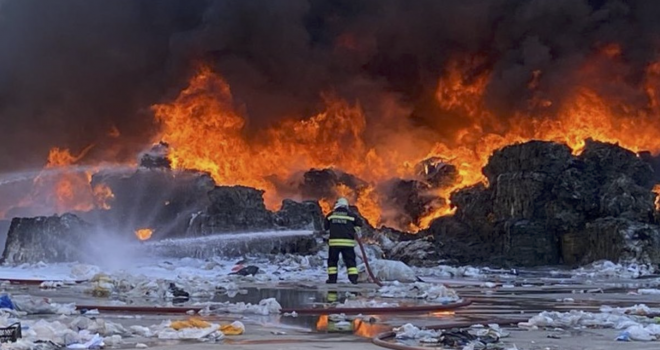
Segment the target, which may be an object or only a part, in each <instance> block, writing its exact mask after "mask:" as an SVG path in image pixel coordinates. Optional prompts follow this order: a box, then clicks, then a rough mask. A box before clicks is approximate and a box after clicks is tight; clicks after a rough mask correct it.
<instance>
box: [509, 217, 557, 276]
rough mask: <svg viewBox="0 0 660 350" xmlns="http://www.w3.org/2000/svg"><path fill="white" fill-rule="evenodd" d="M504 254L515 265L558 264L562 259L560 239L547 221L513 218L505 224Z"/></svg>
mask: <svg viewBox="0 0 660 350" xmlns="http://www.w3.org/2000/svg"><path fill="white" fill-rule="evenodd" d="M504 232H505V236H504V237H505V238H504V239H505V244H504V251H503V252H502V253H503V254H502V255H503V256H506V257H507V259H506V261H507V263H510V264H512V265H514V266H546V265H556V264H558V263H559V261H560V250H559V241H558V239H557V237H556V236H555V235H554V233H553V232H552V231H548V230H547V228H546V225H545V221H532V220H511V221H508V222H506V223H505V225H504Z"/></svg>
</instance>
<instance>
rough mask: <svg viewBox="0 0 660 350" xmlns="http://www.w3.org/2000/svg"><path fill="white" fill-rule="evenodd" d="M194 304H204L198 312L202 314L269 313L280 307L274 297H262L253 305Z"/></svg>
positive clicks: (241, 303) (228, 303)
mask: <svg viewBox="0 0 660 350" xmlns="http://www.w3.org/2000/svg"><path fill="white" fill-rule="evenodd" d="M195 305H199V306H204V309H203V310H201V311H200V312H199V313H200V314H202V315H213V314H223V313H230V314H255V315H264V316H265V315H271V314H278V313H279V312H280V310H281V309H282V306H281V305H280V303H278V302H277V300H275V298H269V299H263V300H261V301H260V302H259V304H257V305H254V304H251V303H247V304H246V303H243V302H240V303H230V302H225V303H198V304H195Z"/></svg>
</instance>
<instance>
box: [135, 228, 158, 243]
mask: <svg viewBox="0 0 660 350" xmlns="http://www.w3.org/2000/svg"><path fill="white" fill-rule="evenodd" d="M153 233H154V230H153V229H150V228H141V229H139V230H135V237H137V238H138V239H139V240H141V241H146V240H148V239H149V238H151V235H153Z"/></svg>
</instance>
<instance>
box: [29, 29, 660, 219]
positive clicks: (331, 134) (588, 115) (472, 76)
mask: <svg viewBox="0 0 660 350" xmlns="http://www.w3.org/2000/svg"><path fill="white" fill-rule="evenodd" d="M354 44H355V43H354V42H353V39H351V38H346V39H345V43H344V46H346V47H347V48H350V47H352V46H353V45H354ZM592 56H593V57H590V58H589V59H587V60H586V61H585V62H586V64H585V65H584V66H583V67H582V68H581V69H579V70H577V71H576V72H574V73H573V74H574V75H575V76H574V77H572V78H573V79H569V80H568V81H573V82H577V83H573V84H572V85H571V86H567V87H566V93H565V94H564V96H563V99H562V100H552V99H551V98H550V97H548V96H546V95H544V94H543V93H541V89H540V87H541V86H542V84H543V79H544V78H545V77H544V72H543V71H542V70H538V69H537V70H534V71H532V72H531V73H530V75H529V77H528V79H529V80H528V83H527V89H528V91H527V92H528V94H527V95H525V97H521V99H523V100H522V101H521V103H522V104H524V105H526V106H528V109H526V110H525V109H524V108H517V109H516V110H518V112H516V114H515V115H509V116H502V115H501V113H499V114H498V113H497V112H496V111H495V110H494V109H491V108H489V105H488V104H487V103H486V99H485V96H486V90H487V88H488V87H489V84H490V83H491V81H492V79H493V77H492V76H491V71H490V70H489V68H488V65H487V64H485V63H487V62H485V59H484V58H483V57H481V56H479V55H475V56H462V57H456V58H454V59H452V60H450V61H449V63H448V64H447V65H446V66H445V69H444V70H443V71H442V72H439V78H438V84H437V88H436V90H435V101H434V103H435V104H436V106H437V107H438V112H437V113H438V117H439V120H442V121H443V122H439V123H438V124H441V125H437V126H435V127H430V126H428V125H427V126H425V127H424V128H421V127H419V126H415V124H413V123H412V122H410V121H409V120H407V119H406V118H405V117H402V115H403V116H409V115H410V111H403V112H401V111H400V110H401V109H402V107H400V106H399V104H398V103H397V102H396V100H395V99H388V98H387V96H385V97H384V98H383V99H382V100H383V101H382V104H383V106H385V108H383V110H384V111H385V112H379V113H384V114H383V115H376V116H373V115H372V114H373V113H374V112H373V111H369V112H367V111H365V110H363V108H362V107H361V105H360V103H359V102H357V101H356V102H351V103H349V102H348V101H346V100H343V99H342V98H339V97H337V96H336V95H333V94H323V95H322V100H323V102H324V103H323V106H320V109H319V110H320V112H318V113H315V114H313V115H309V116H290V117H289V118H285V119H282V120H281V121H280V122H279V123H277V124H274V125H273V126H271V127H269V128H266V129H261V130H257V131H254V130H250V132H248V130H246V126H247V125H248V122H249V119H247V118H246V116H245V115H244V113H243V112H242V111H243V110H244V109H243V108H240V107H241V106H237V105H236V101H235V100H234V98H233V96H232V91H231V88H230V86H229V84H228V83H227V82H226V81H225V80H224V79H223V78H222V77H221V76H220V75H219V74H218V73H217V72H214V71H213V70H211V69H210V68H208V67H201V68H200V69H199V71H198V72H197V73H196V74H195V75H194V76H193V77H192V78H191V79H190V82H189V85H188V87H186V88H185V89H184V90H183V91H181V92H180V94H179V95H178V97H177V98H176V99H174V100H173V101H172V102H171V103H164V104H158V105H154V106H153V107H152V109H153V112H154V115H155V118H156V120H157V121H158V122H159V123H160V131H161V132H160V134H159V135H158V138H159V139H160V140H162V141H165V142H167V143H168V144H169V145H170V146H171V148H170V153H169V157H170V160H171V163H172V166H173V167H174V168H186V169H197V170H202V171H206V172H209V173H210V174H211V176H212V177H213V178H214V179H215V181H216V182H217V183H218V184H221V185H245V186H251V187H256V188H259V189H263V190H264V191H265V196H264V199H265V201H266V205H267V207H268V208H270V209H277V207H278V206H279V204H280V203H281V200H282V199H283V198H284V197H290V196H292V194H291V191H290V189H287V190H286V191H285V190H282V187H281V184H282V183H285V182H286V180H289V179H292V178H294V177H293V175H294V174H299V173H300V172H303V171H308V170H309V169H311V168H316V169H323V168H334V169H338V170H342V171H344V172H346V173H349V174H353V175H355V176H357V177H358V178H360V179H362V180H364V181H366V183H364V184H361V185H359V186H358V187H357V188H355V187H354V188H349V187H348V186H346V185H338V186H337V188H335V189H334V194H333V195H332V196H330V197H329V198H319V200H320V204H321V207H322V209H323V211H324V212H326V213H327V212H329V211H330V210H331V208H332V205H333V201H334V200H335V199H336V198H338V197H339V196H343V197H347V198H348V199H349V200H350V201H351V203H352V204H355V205H357V206H358V208H359V210H360V212H361V213H362V214H363V215H364V216H365V217H366V218H367V220H368V221H369V222H370V223H371V224H372V225H380V224H387V225H393V226H396V225H397V222H396V221H392V215H391V213H392V208H390V207H388V206H389V205H390V204H391V203H390V204H388V203H389V202H388V201H387V199H385V198H384V193H381V192H380V189H381V187H379V185H380V184H382V183H384V181H386V180H389V179H391V178H393V177H399V178H403V179H418V180H420V179H419V174H418V173H417V172H416V170H415V165H416V164H419V162H420V161H422V160H425V159H430V158H434V159H438V160H440V161H442V162H444V163H448V164H451V165H453V166H454V167H456V169H457V172H458V176H457V178H456V179H455V181H454V183H453V184H450V185H445V186H443V187H441V188H435V189H432V190H430V192H431V193H428V194H430V195H433V196H437V197H440V198H444V199H445V200H444V201H439V202H438V203H437V204H436V203H434V204H433V205H434V207H432V208H431V207H430V208H428V212H427V213H426V214H425V215H424V216H423V217H422V218H421V219H419V220H418V221H417V222H413V223H411V224H410V226H409V227H399V228H403V229H408V230H412V231H417V230H419V229H423V228H425V227H428V226H429V225H430V223H431V221H432V220H433V219H435V218H437V217H439V216H442V215H448V214H451V213H452V211H453V208H452V206H451V203H450V202H449V200H448V198H449V196H450V194H451V193H452V192H453V191H455V190H457V189H459V188H462V187H465V186H468V185H472V184H474V183H477V182H485V178H484V176H483V174H482V172H481V169H482V167H483V166H484V165H485V164H486V163H487V161H488V158H489V156H490V155H491V154H492V152H493V151H495V150H496V149H498V148H501V147H504V146H506V145H510V144H513V143H516V142H524V141H527V140H530V139H540V140H550V141H556V142H563V143H565V144H567V145H568V146H570V147H571V148H572V149H573V150H574V152H575V153H579V152H580V150H581V149H582V148H583V147H584V144H585V139H587V138H593V139H597V140H601V141H608V142H613V143H618V144H620V145H621V146H623V147H626V148H628V149H631V150H633V151H642V150H649V151H651V152H653V153H657V152H658V151H660V143H659V142H657V137H658V136H657V135H658V134H660V123H657V122H656V119H657V116H658V115H659V114H660V102H659V97H660V96H658V95H659V94H660V92H658V91H660V90H659V88H660V62H657V63H653V62H652V63H649V64H648V66H647V67H646V74H645V76H644V77H643V79H641V80H640V83H639V86H638V88H637V90H636V91H634V93H635V96H636V100H634V101H635V103H631V102H630V100H626V99H625V98H624V97H623V96H622V97H620V98H619V97H617V96H614V97H613V96H611V95H607V96H605V95H604V94H603V93H601V92H600V91H601V89H602V87H603V86H605V87H607V85H608V84H615V85H616V84H617V83H621V82H622V81H623V79H624V77H623V73H621V72H625V71H626V66H625V63H624V61H623V59H622V57H621V56H622V54H621V48H620V46H619V45H617V44H605V45H601V46H600V47H598V48H596V49H595V50H594V53H593V55H592ZM626 86H627V85H626ZM640 100H641V102H640ZM433 128H435V129H433ZM429 129H433V130H429ZM110 135H112V136H113V137H116V136H119V132H118V130H117V129H116V128H114V127H113V128H112V129H111V130H110ZM91 147H92V146H90V147H88V148H87V149H85V150H83V151H82V152H81V153H80V154H78V155H73V154H71V152H69V150H66V149H59V148H53V149H52V150H51V152H50V154H49V156H48V163H47V165H46V167H45V169H44V171H43V172H42V174H40V175H39V176H38V177H37V178H36V179H35V180H34V189H33V192H32V193H30V194H29V195H27V196H26V197H25V198H24V200H23V201H21V203H20V204H19V206H30V205H31V204H32V205H33V204H34V203H41V204H42V205H43V206H44V207H47V208H54V210H56V211H57V212H60V213H61V212H65V211H71V210H76V211H88V210H91V209H95V208H96V209H108V208H109V207H110V205H111V200H112V198H113V194H112V192H111V191H110V189H109V188H107V187H105V186H102V185H99V186H97V187H95V188H91V186H90V179H91V176H92V174H93V172H94V169H90V168H85V169H82V168H81V169H77V164H78V163H79V161H80V160H81V159H82V158H83V157H84V156H85V154H86V153H87V152H88V151H89V149H91ZM658 188H659V187H656V189H655V192H657V193H660V189H658ZM278 191H280V192H281V193H280V192H278ZM294 197H295V195H294ZM37 198H40V199H39V200H37ZM658 203H660V199H659V202H658ZM658 207H659V208H660V204H658Z"/></svg>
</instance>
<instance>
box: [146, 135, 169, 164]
mask: <svg viewBox="0 0 660 350" xmlns="http://www.w3.org/2000/svg"><path fill="white" fill-rule="evenodd" d="M169 147H170V146H169V145H168V144H167V143H165V142H162V141H161V142H159V143H157V144H155V145H154V146H153V147H151V149H150V150H149V151H147V152H144V153H143V154H142V156H141V157H140V166H141V167H143V168H163V169H171V168H172V162H171V161H170V159H169V158H168V157H167V155H168V153H169Z"/></svg>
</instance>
